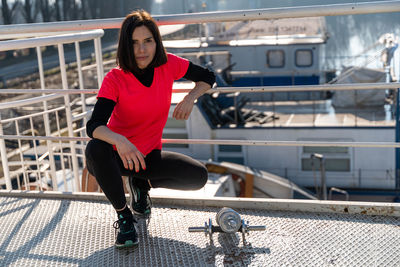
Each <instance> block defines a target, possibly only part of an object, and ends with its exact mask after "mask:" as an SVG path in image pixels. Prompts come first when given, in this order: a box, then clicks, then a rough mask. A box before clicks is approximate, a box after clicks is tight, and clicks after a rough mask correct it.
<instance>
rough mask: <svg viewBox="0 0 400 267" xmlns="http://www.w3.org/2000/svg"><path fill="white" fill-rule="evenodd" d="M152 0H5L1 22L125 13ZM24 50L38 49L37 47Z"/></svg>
mask: <svg viewBox="0 0 400 267" xmlns="http://www.w3.org/2000/svg"><path fill="white" fill-rule="evenodd" d="M151 2H152V1H150V0H112V1H110V0H1V6H0V8H1V16H0V25H1V24H4V25H6V24H14V23H35V22H51V21H68V20H86V19H100V18H117V17H124V16H125V15H126V14H128V13H129V12H130V11H132V10H134V9H137V8H141V9H145V10H147V11H150V7H151ZM18 53H22V52H21V51H18ZM18 53H14V54H18ZM23 53H24V54H31V53H34V49H29V51H24V52H23ZM11 57H13V52H12V51H8V52H6V53H0V58H1V59H5V58H11Z"/></svg>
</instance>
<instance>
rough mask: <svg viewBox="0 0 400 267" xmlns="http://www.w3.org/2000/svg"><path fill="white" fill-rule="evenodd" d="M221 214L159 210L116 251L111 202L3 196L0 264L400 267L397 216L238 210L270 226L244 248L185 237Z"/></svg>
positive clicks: (229, 238)
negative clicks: (132, 243)
mask: <svg viewBox="0 0 400 267" xmlns="http://www.w3.org/2000/svg"><path fill="white" fill-rule="evenodd" d="M218 210H219V209H217V208H204V209H203V208H199V207H193V208H192V207H190V206H186V207H180V206H172V207H171V206H160V205H157V206H156V207H154V208H153V216H152V218H151V220H150V223H149V224H148V225H146V221H144V220H141V221H140V223H139V229H140V244H139V245H138V247H136V248H133V249H122V250H119V249H116V248H114V229H113V228H112V223H113V222H114V220H115V218H116V216H115V214H114V211H113V209H112V207H111V205H110V204H108V203H107V202H102V201H78V200H65V199H41V198H15V197H0V231H1V235H0V266H334V265H336V266H400V252H399V251H400V250H399V249H398V244H400V219H399V218H396V217H389V216H366V215H345V214H332V213H307V212H281V211H260V210H240V209H237V211H238V212H239V213H240V214H241V216H242V218H244V219H246V220H249V221H250V225H266V227H267V228H266V231H263V232H251V233H250V235H249V236H248V237H247V241H249V242H250V245H248V246H246V247H243V245H242V242H241V236H240V235H239V234H235V235H228V234H218V233H217V234H214V238H213V240H214V246H210V243H209V240H208V239H207V238H206V237H205V235H204V234H203V233H189V232H188V227H191V226H204V222H205V221H206V220H207V219H208V218H209V217H211V218H213V220H214V218H215V214H216V212H217V211H218Z"/></svg>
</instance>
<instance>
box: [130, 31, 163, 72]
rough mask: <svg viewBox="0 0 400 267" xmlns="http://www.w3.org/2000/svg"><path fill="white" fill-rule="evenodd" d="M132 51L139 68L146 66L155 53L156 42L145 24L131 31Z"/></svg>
mask: <svg viewBox="0 0 400 267" xmlns="http://www.w3.org/2000/svg"><path fill="white" fill-rule="evenodd" d="M132 41H133V53H134V55H135V60H136V64H137V65H138V67H139V68H140V69H144V68H146V67H147V66H148V65H149V64H150V63H151V62H152V61H153V58H154V55H155V53H156V46H157V44H156V42H155V40H154V37H153V34H151V31H150V30H149V29H148V28H147V27H146V26H139V27H137V28H136V29H135V30H134V31H133V33H132Z"/></svg>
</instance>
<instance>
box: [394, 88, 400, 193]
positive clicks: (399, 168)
mask: <svg viewBox="0 0 400 267" xmlns="http://www.w3.org/2000/svg"><path fill="white" fill-rule="evenodd" d="M399 94H400V89H399V88H398V89H397V90H396V143H398V142H400V114H399V113H400V107H399V104H400V95H399ZM395 151H396V152H395V160H396V164H395V165H396V172H395V175H396V181H395V186H396V190H399V189H400V148H395Z"/></svg>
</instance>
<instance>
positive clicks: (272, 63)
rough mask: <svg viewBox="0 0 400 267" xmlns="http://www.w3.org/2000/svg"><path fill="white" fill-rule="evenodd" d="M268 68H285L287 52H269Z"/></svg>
mask: <svg viewBox="0 0 400 267" xmlns="http://www.w3.org/2000/svg"><path fill="white" fill-rule="evenodd" d="M267 66H268V67H269V68H283V67H284V66H285V52H284V51H283V50H268V51H267Z"/></svg>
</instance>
